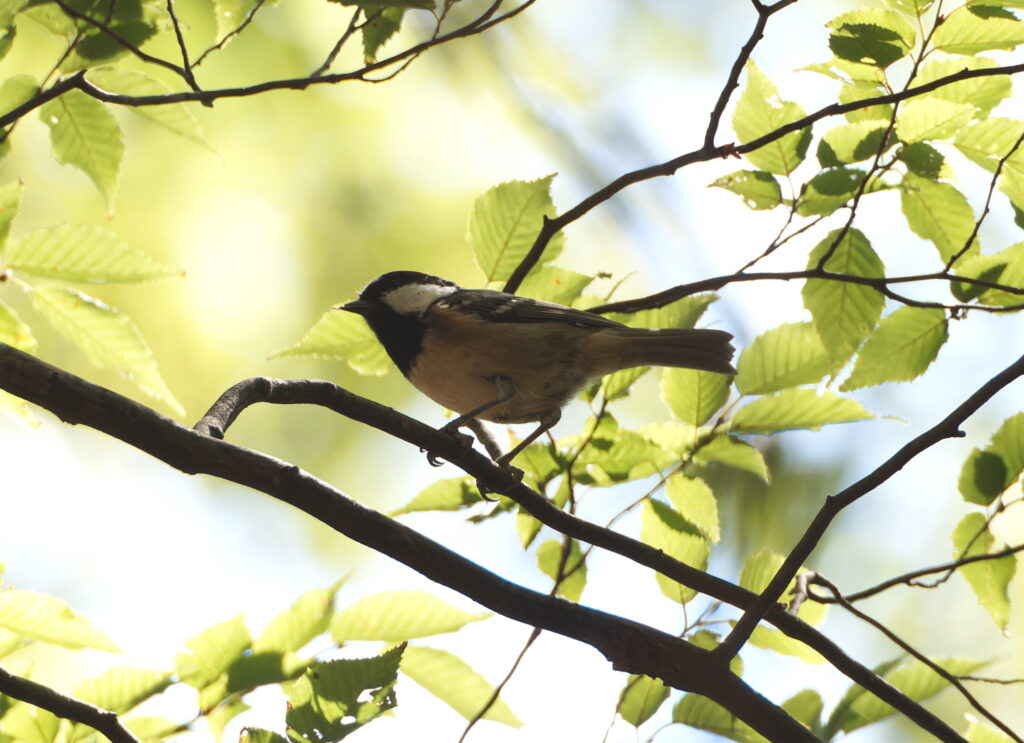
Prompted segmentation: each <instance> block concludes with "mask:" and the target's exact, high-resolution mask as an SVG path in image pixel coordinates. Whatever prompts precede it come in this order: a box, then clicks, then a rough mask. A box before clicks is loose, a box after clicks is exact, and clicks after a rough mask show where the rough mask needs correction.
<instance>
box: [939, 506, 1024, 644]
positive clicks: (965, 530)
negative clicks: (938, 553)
mask: <svg viewBox="0 0 1024 743" xmlns="http://www.w3.org/2000/svg"><path fill="white" fill-rule="evenodd" d="M994 542H995V537H993V536H992V533H991V532H990V531H989V530H988V528H987V527H986V521H985V516H984V514H980V513H969V514H967V515H966V516H964V517H963V519H961V521H960V523H959V524H957V526H956V529H954V530H953V550H954V558H955V559H958V560H959V559H961V558H963V557H972V556H974V555H985V554H988V553H989V552H991V551H992V545H993V543H994ZM1016 568H1017V560H1016V558H1015V557H1014V556H1013V555H1006V556H1005V557H1000V558H997V559H993V560H982V561H980V562H972V563H969V564H967V565H963V566H961V567H959V568H957V571H958V572H959V573H960V575H962V576H963V577H964V578H965V579H966V580H967V582H968V583H969V584H970V586H971V588H972V589H974V594H975V595H976V596H977V597H978V602H979V603H980V604H981V605H982V606H983V607H985V610H986V611H988V613H989V616H991V617H992V621H993V622H995V623H996V626H997V627H998V628H999V629H1000V630H1001V631H1002V632H1006V629H1007V626H1008V625H1009V623H1010V596H1009V593H1008V588H1009V585H1010V581H1011V580H1013V574H1014V572H1015V571H1016Z"/></svg>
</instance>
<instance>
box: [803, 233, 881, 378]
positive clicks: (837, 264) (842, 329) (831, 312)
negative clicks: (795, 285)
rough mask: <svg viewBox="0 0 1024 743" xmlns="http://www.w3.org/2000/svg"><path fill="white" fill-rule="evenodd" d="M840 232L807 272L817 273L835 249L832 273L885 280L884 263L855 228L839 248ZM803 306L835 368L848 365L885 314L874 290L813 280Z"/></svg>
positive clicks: (829, 267) (814, 255)
mask: <svg viewBox="0 0 1024 743" xmlns="http://www.w3.org/2000/svg"><path fill="white" fill-rule="evenodd" d="M839 234H840V233H839V231H838V230H836V231H833V232H831V233H829V234H828V235H827V236H826V237H825V239H824V240H822V241H821V242H820V243H818V245H817V246H816V247H815V248H814V250H813V251H811V255H810V259H809V260H808V262H807V267H808V268H816V267H817V265H818V263H819V262H820V261H821V259H822V258H823V257H824V256H825V255H826V254H827V252H828V251H829V250H832V255H831V257H830V258H829V259H828V261H827V262H826V263H825V270H827V271H831V272H833V273H840V274H848V275H853V276H864V277H867V278H880V277H882V276H884V275H885V267H884V266H883V265H882V261H881V259H880V258H879V257H878V255H877V254H876V253H875V251H874V249H873V248H872V247H871V243H870V242H868V239H867V237H865V235H864V233H862V232H861V231H860V230H856V229H850V230H848V231H847V232H846V234H845V235H843V237H842V239H841V240H840V241H839V243H838V244H837V245H836V246H835V249H834V250H833V248H832V246H833V244H834V243H835V241H836V239H837V238H838V237H839ZM803 299H804V306H805V307H806V308H807V309H808V310H810V312H811V317H812V318H813V320H814V326H815V328H816V329H817V331H818V337H819V338H821V341H822V344H823V345H824V346H825V350H826V351H827V352H828V354H829V356H830V358H831V359H832V361H833V362H835V364H836V366H839V365H841V364H842V362H844V361H846V360H847V359H848V358H850V356H851V355H852V354H853V352H854V351H855V350H856V349H857V347H858V346H859V345H860V344H861V342H862V341H863V340H864V339H865V338H866V337H867V336H868V334H869V333H870V332H871V331H872V330H874V327H875V325H876V324H877V323H878V318H879V317H881V315H882V308H883V307H884V306H885V298H884V297H883V296H882V295H881V294H880V293H879V292H878V291H877V290H876V289H874V288H872V287H870V286H865V285H863V284H854V283H850V282H845V281H829V280H825V279H810V280H808V281H807V283H806V284H804V288H803Z"/></svg>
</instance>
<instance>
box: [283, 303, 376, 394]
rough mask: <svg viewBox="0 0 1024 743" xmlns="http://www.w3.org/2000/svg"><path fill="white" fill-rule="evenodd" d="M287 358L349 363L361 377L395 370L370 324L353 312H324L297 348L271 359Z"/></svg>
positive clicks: (284, 350) (286, 349)
mask: <svg viewBox="0 0 1024 743" xmlns="http://www.w3.org/2000/svg"><path fill="white" fill-rule="evenodd" d="M286 356H312V357H314V358H318V359H337V360H338V361H346V362H348V365H349V366H350V367H352V368H353V369H354V370H355V371H357V372H359V373H360V374H366V375H371V376H377V377H379V376H381V375H382V374H385V373H386V372H387V371H388V369H390V368H391V361H390V359H388V355H387V353H386V352H385V351H384V347H383V346H382V345H380V343H379V342H378V341H377V337H376V336H375V335H374V334H373V331H372V330H370V326H369V325H367V324H366V321H365V320H364V319H363V318H361V317H359V316H358V315H354V314H352V313H351V312H343V311H339V310H336V309H331V310H328V311H327V312H326V313H324V314H323V315H322V316H321V317H320V319H319V320H317V321H316V324H315V325H313V327H312V328H310V329H309V331H308V332H307V333H306V334H305V335H304V336H302V340H300V341H299V342H298V343H296V344H295V345H294V346H292V347H291V348H284V349H282V350H280V351H275V352H274V353H272V354H271V355H270V358H272V359H278V358H282V357H286Z"/></svg>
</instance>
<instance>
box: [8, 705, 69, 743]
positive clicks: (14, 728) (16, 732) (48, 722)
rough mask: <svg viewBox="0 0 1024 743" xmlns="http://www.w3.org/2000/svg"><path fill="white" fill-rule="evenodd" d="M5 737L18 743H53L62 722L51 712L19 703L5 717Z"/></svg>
mask: <svg viewBox="0 0 1024 743" xmlns="http://www.w3.org/2000/svg"><path fill="white" fill-rule="evenodd" d="M3 719H4V724H3V730H4V737H5V738H7V739H8V740H16V741H18V743H53V741H54V740H55V739H56V737H57V731H58V730H59V729H60V720H59V719H57V717H55V716H54V714H53V713H52V712H50V711H49V710H45V709H41V708H39V707H33V706H32V705H30V704H25V703H24V702H18V703H16V704H14V705H12V706H11V708H10V709H9V710H8V711H7V713H6V714H5V715H4V718H3Z"/></svg>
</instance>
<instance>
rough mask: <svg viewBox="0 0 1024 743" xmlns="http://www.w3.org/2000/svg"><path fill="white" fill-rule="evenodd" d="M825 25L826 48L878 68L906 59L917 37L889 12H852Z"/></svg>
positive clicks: (902, 18) (906, 24)
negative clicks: (828, 33)
mask: <svg viewBox="0 0 1024 743" xmlns="http://www.w3.org/2000/svg"><path fill="white" fill-rule="evenodd" d="M827 25H828V27H829V28H830V29H832V34H831V35H830V36H829V40H828V45H829V48H830V49H831V50H832V52H833V53H834V54H835V55H836V56H837V57H839V58H841V59H846V60H849V61H851V62H860V63H863V64H871V65H874V66H876V67H881V68H885V67H888V66H889V65H891V64H892V63H893V62H895V61H896V60H898V59H901V58H903V57H905V56H906V55H907V53H908V52H909V51H910V50H911V49H912V48H913V46H914V40H915V38H916V33H915V32H914V27H913V25H911V23H910V22H909V21H907V19H906V18H905V17H903V16H902V15H900V14H899V13H896V12H894V11H891V10H882V9H875V8H870V9H869V8H861V9H859V10H851V11H850V12H848V13H843V14H842V15H841V16H838V17H837V18H833V19H832V20H831V21H829V22H828V24H827Z"/></svg>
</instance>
